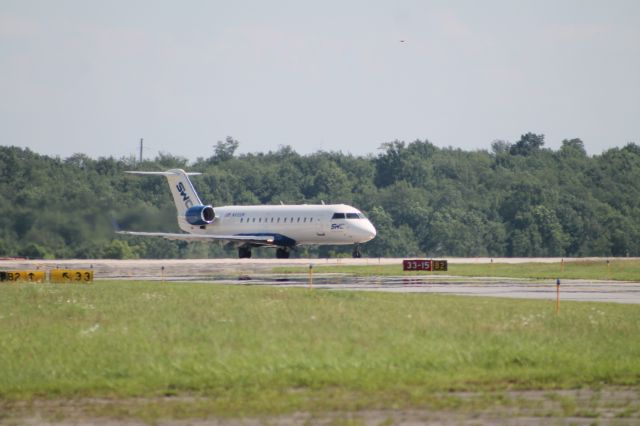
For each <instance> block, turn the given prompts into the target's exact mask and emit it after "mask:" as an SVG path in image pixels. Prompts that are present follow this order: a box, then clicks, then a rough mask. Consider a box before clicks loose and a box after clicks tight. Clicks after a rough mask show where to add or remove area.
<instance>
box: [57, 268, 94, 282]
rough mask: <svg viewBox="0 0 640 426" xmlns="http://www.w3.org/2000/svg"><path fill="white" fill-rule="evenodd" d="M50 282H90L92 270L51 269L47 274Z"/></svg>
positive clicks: (91, 280)
mask: <svg viewBox="0 0 640 426" xmlns="http://www.w3.org/2000/svg"><path fill="white" fill-rule="evenodd" d="M49 279H50V280H51V282H52V283H90V282H93V271H92V270H89V269H53V270H52V271H51V272H50V274H49Z"/></svg>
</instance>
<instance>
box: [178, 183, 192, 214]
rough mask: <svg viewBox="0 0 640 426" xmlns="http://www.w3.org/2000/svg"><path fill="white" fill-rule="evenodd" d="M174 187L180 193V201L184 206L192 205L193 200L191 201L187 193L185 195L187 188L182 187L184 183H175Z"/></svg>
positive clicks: (189, 206)
mask: <svg viewBox="0 0 640 426" xmlns="http://www.w3.org/2000/svg"><path fill="white" fill-rule="evenodd" d="M176 189H177V190H178V192H179V193H180V195H182V201H184V206H185V207H186V208H188V209H189V208H191V207H193V201H191V198H190V197H189V195H187V190H186V188H185V187H184V184H183V183H182V182H180V183H178V185H176Z"/></svg>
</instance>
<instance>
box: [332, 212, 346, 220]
mask: <svg viewBox="0 0 640 426" xmlns="http://www.w3.org/2000/svg"><path fill="white" fill-rule="evenodd" d="M331 219H344V213H334V214H333V217H332V218H331Z"/></svg>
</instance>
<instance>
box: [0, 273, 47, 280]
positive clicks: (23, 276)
mask: <svg viewBox="0 0 640 426" xmlns="http://www.w3.org/2000/svg"><path fill="white" fill-rule="evenodd" d="M44 279H45V273H44V271H0V281H12V282H16V281H27V282H34V283H41V282H44Z"/></svg>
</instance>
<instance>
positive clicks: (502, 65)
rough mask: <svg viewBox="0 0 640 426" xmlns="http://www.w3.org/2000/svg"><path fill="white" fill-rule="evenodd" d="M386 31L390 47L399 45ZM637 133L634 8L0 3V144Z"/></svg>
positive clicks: (589, 138)
mask: <svg viewBox="0 0 640 426" xmlns="http://www.w3.org/2000/svg"><path fill="white" fill-rule="evenodd" d="M402 40H404V42H402ZM528 131H532V132H535V133H543V134H545V135H546V146H548V147H551V148H557V147H558V146H559V145H560V142H561V140H562V139H565V138H574V137H579V138H582V140H583V141H584V142H585V145H586V147H587V150H588V151H589V153H591V154H598V153H600V152H602V150H604V149H607V148H610V147H614V146H623V145H625V144H626V143H628V142H631V141H634V142H636V143H640V1H638V0H629V1H622V0H610V1H604V0H602V1H586V0H574V1H570V0H550V1H546V0H532V1H525V0H504V1H491V0H483V1H477V0H472V1H427V0H423V1H402V0H394V1H392V0H389V1H371V0H368V1H345V0H338V1H332V0H322V1H313V2H312V1H302V0H298V1H275V0H270V1H249V0H247V1H233V0H232V1H229V0H225V1H213V0H210V1H186V0H185V1H159V0H153V1H152V0H148V1H142V0H141V1H135V0H126V1H114V0H109V1H102V0H95V1H91V0H78V1H64V0H56V1H52V0H46V1H32V0H15V1H13V0H0V138H1V139H0V144H2V145H17V146H22V147H29V148H30V149H32V150H34V151H36V152H40V153H44V154H50V155H60V156H62V157H67V156H69V155H71V154H73V153H76V152H82V153H86V154H88V155H90V156H92V157H97V156H111V155H113V156H115V157H121V156H129V155H134V154H135V155H137V147H138V141H139V139H140V138H141V137H143V138H144V139H145V145H146V146H147V147H148V148H147V149H146V150H145V156H148V157H153V156H155V155H157V154H158V152H167V153H171V154H174V155H180V156H183V157H186V158H189V159H191V160H193V159H195V158H196V157H199V156H201V157H208V156H210V155H211V154H212V152H213V149H212V146H213V145H214V144H215V142H216V141H218V140H224V138H225V137H226V136H227V135H231V136H233V137H234V138H236V139H238V140H239V141H240V152H256V151H268V150H276V149H278V147H279V146H280V145H291V146H292V147H293V148H294V149H295V150H296V151H298V152H299V153H310V152H314V151H317V150H325V151H330V150H342V151H343V152H350V153H353V154H366V153H376V152H377V148H378V147H379V146H380V144H381V143H383V142H388V141H392V140H395V139H399V140H406V141H413V140H415V139H428V140H430V141H431V142H433V143H434V144H436V145H438V146H454V147H460V148H463V149H466V150H473V149H490V144H491V142H492V141H494V140H496V139H503V140H508V141H511V142H513V141H515V140H517V139H518V138H519V136H520V135H521V134H522V133H526V132H528Z"/></svg>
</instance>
